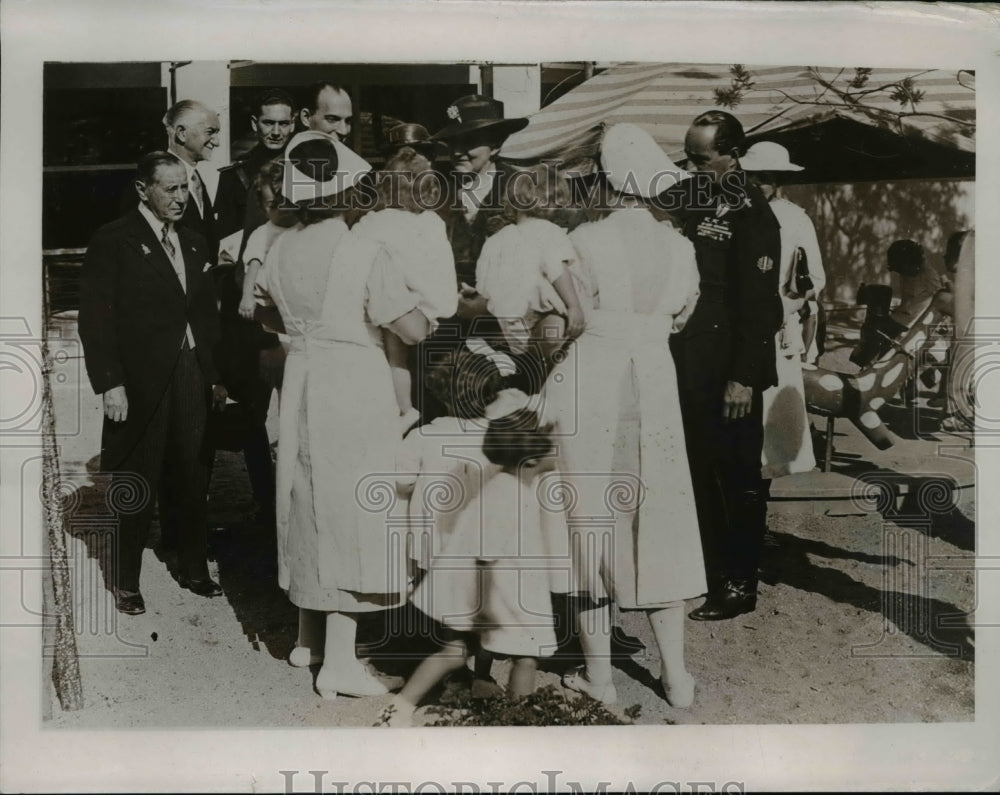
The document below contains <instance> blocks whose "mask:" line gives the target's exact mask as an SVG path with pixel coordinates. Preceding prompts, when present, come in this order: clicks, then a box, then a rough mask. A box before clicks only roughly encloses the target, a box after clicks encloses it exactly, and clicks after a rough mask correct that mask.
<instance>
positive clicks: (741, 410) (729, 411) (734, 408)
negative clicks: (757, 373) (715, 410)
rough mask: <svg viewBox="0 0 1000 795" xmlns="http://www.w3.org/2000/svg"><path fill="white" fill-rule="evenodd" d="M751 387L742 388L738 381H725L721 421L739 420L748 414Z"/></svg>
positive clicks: (751, 392)
mask: <svg viewBox="0 0 1000 795" xmlns="http://www.w3.org/2000/svg"><path fill="white" fill-rule="evenodd" d="M752 397H753V387H749V386H743V384H741V383H739V382H738V381H727V382H726V392H725V394H724V395H723V397H722V419H724V420H739V419H742V418H743V417H745V416H746V415H747V414H749V413H750V399H751V398H752Z"/></svg>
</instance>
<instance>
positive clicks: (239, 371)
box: [79, 84, 824, 725]
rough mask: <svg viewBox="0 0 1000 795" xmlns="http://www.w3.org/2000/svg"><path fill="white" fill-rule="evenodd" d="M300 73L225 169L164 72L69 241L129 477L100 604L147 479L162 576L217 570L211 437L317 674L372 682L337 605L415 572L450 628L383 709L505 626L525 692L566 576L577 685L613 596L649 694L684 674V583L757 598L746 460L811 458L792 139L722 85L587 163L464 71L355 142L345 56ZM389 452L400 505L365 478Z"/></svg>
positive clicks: (596, 653)
mask: <svg viewBox="0 0 1000 795" xmlns="http://www.w3.org/2000/svg"><path fill="white" fill-rule="evenodd" d="M302 104H303V106H302V107H297V105H296V102H295V100H294V99H293V98H292V97H291V96H290V95H288V94H287V93H285V92H283V91H280V90H273V91H267V92H265V93H264V94H263V95H262V96H261V98H260V101H259V103H258V104H257V106H256V107H255V108H254V113H253V116H252V119H251V125H252V130H253V132H254V133H255V135H256V137H257V144H256V146H255V147H254V148H253V149H252V150H250V151H249V152H248V153H247V154H245V155H244V156H242V157H241V158H240V159H238V160H237V161H236V162H235V163H233V164H232V165H230V166H227V167H225V168H222V169H221V174H220V179H219V187H218V191H217V194H216V196H215V200H214V202H213V201H212V200H211V198H210V197H209V195H208V191H206V190H205V188H204V182H203V180H202V178H201V176H200V175H199V171H198V166H199V163H201V162H202V161H206V160H208V159H209V158H210V157H211V153H212V150H213V149H214V148H215V147H216V146H217V145H218V134H219V126H220V125H219V120H218V116H217V114H216V113H215V111H213V110H212V109H210V108H208V107H206V106H204V105H203V104H201V103H198V102H195V101H191V100H183V101H181V102H178V103H177V104H175V105H174V106H173V107H172V108H170V110H169V111H168V112H167V114H166V116H165V118H164V125H165V129H166V133H167V138H168V146H167V148H166V149H165V150H164V151H157V152H151V153H149V154H148V155H146V156H145V157H144V158H143V159H142V161H141V162H140V163H139V169H138V175H137V179H136V185H135V193H134V196H132V197H130V204H131V206H130V207H129V209H128V210H127V212H125V214H124V215H123V216H122V217H121V218H120V219H119V220H117V221H115V222H113V223H111V224H108V225H107V226H104V227H102V228H101V229H100V230H99V231H98V232H97V233H96V234H95V236H94V238H93V240H92V241H91V244H90V247H89V248H88V251H87V255H86V262H85V266H84V272H83V281H82V288H81V307H80V315H79V325H80V335H81V339H82V341H83V346H84V351H85V357H86V365H87V372H88V375H89V377H90V380H91V383H92V385H93V388H94V390H95V392H97V393H99V394H101V395H103V403H104V413H105V419H104V429H103V436H102V449H101V464H102V468H103V469H104V471H107V472H110V473H112V475H113V478H114V479H115V480H118V481H121V482H127V483H129V484H132V486H133V488H135V489H136V490H137V492H138V497H137V498H136V499H135V500H133V501H132V502H131V503H130V506H129V507H128V508H127V509H125V508H123V509H122V510H121V514H120V527H119V529H118V533H117V539H118V541H117V558H116V563H115V566H114V571H113V572H112V577H111V579H112V587H113V590H114V594H115V599H116V605H117V608H118V610H119V611H120V612H122V613H124V614H129V615H135V614H139V613H142V612H143V611H144V610H145V603H144V599H143V596H142V594H141V591H140V587H139V585H140V583H139V579H140V564H141V559H142V551H143V548H144V547H145V544H146V540H147V536H148V533H149V528H150V524H151V520H152V517H153V510H154V505H155V504H157V503H158V506H159V509H158V511H159V514H158V515H159V523H160V528H161V534H162V537H163V542H164V543H165V544H168V545H169V544H173V545H175V546H176V548H177V560H178V571H177V576H178V582H179V583H180V584H181V586H182V587H185V588H188V589H190V590H191V591H193V592H194V593H197V594H200V595H202V596H206V597H212V596H219V595H221V594H222V588H221V587H220V586H219V584H218V583H216V582H215V581H214V580H213V579H212V578H211V577H210V575H209V570H208V567H207V562H206V527H205V522H206V515H205V514H206V509H205V502H206V495H207V492H208V487H209V479H210V475H211V462H212V458H213V454H214V450H215V449H216V448H218V447H223V446H225V447H228V449H231V450H240V451H242V452H243V454H244V456H245V460H246V464H247V471H248V473H249V479H250V483H251V487H252V490H253V495H254V499H255V501H256V503H257V506H258V511H259V517H258V518H259V519H260V521H262V522H263V523H264V524H265V526H267V527H269V528H271V532H272V533H273V538H274V543H275V549H276V557H277V571H278V581H279V584H280V586H281V587H282V588H283V589H285V590H286V591H287V593H288V597H289V599H290V601H291V602H292V603H293V604H294V605H295V606H296V607H298V608H299V630H298V639H297V643H296V647H295V649H294V650H293V651H292V653H291V657H290V662H291V663H292V664H293V665H295V666H301V667H305V666H309V665H321V668H320V670H319V674H318V676H317V679H316V687H317V690H318V691H319V693H320V695H322V696H323V697H325V698H333V697H336V696H337V695H338V694H342V695H351V696H370V695H380V694H385V693H386V692H387V689H386V686H385V684H384V683H383V682H382V681H380V680H379V678H378V677H377V676H376V675H374V674H373V672H372V670H371V668H370V667H368V666H366V665H365V664H363V662H362V661H361V660H359V659H358V658H357V656H356V653H355V646H356V643H355V642H356V632H357V622H358V619H359V617H360V616H361V615H362V614H365V613H371V612H374V611H384V610H389V609H393V608H397V607H399V606H400V605H403V604H405V603H406V602H407V601H409V602H410V603H411V604H412V605H413V606H414V607H415V608H416V609H418V610H419V611H421V612H422V613H423V614H425V615H426V616H427V617H429V618H430V619H433V620H434V622H435V623H434V627H435V628H434V631H433V635H434V639H435V641H436V643H437V646H436V651H435V652H433V653H432V654H430V655H429V656H428V657H427V658H426V659H425V660H424V661H423V662H421V663H420V664H419V665H418V666H417V667H416V669H415V670H414V671H413V673H412V675H411V676H410V677H409V679H408V680H407V682H406V684H405V686H404V687H403V689H402V690H401V691H400V692H399V693H397V694H396V695H395V696H394V698H393V701H392V704H391V706H390V707H389V708H388V709H387V711H386V713H385V715H384V716H383V722H384V723H386V724H389V725H407V724H408V723H409V722H410V720H411V719H412V717H411V716H412V714H413V711H414V710H415V708H416V707H417V705H418V704H419V703H420V702H421V700H422V699H423V698H424V697H425V696H426V694H427V693H428V692H429V691H430V690H431V688H432V687H433V686H434V685H435V684H436V683H437V682H439V681H440V680H441V679H442V678H443V677H445V676H446V675H447V674H449V673H450V672H452V671H454V670H457V669H459V668H461V667H462V666H464V665H466V664H467V661H468V660H469V659H470V658H474V659H475V668H476V672H477V675H478V676H480V677H482V678H485V677H488V675H489V670H490V664H491V662H492V658H493V656H494V655H504V656H507V657H510V658H511V659H512V661H513V662H512V665H511V674H510V681H509V683H508V689H509V692H510V693H511V694H512V695H515V696H516V695H524V694H527V693H530V692H531V691H532V690H533V688H534V682H535V671H536V666H537V661H538V659H539V658H541V657H545V656H547V655H550V654H552V652H553V651H554V650H555V649H556V647H557V638H556V636H555V621H554V617H553V607H552V595H553V594H559V593H561V594H567V595H569V596H571V597H572V598H573V604H574V605H575V606H576V608H575V613H576V622H575V624H574V631H575V633H576V634H577V636H578V637H579V641H580V644H581V646H582V649H583V652H584V660H585V664H584V665H583V666H581V667H579V668H575V669H573V670H569V671H567V672H566V673H565V675H564V676H563V683H564V685H565V686H566V687H567V688H570V689H572V690H576V691H580V692H583V693H586V694H588V695H590V696H592V697H594V698H596V699H598V700H600V701H603V702H605V703H613V702H614V701H615V700H616V698H617V695H616V692H615V686H614V684H613V682H612V678H611V643H612V637H613V634H612V629H613V627H612V619H611V612H610V605H611V602H612V601H613V602H615V603H617V605H618V607H619V608H620V609H624V610H642V611H645V612H646V614H647V615H648V617H649V621H650V626H651V629H652V632H653V635H654V637H655V640H656V644H657V647H658V650H659V653H660V658H661V664H662V668H661V681H662V683H663V688H664V694H665V697H666V699H667V701H668V702H669V703H670V704H672V705H674V706H676V707H687V706H689V705H690V704H691V703H692V700H693V698H694V692H695V682H694V679H693V677H692V676H691V675H690V673H689V672H688V670H687V666H686V664H685V658H684V623H685V614H684V600H686V599H691V598H694V597H699V596H703V595H704V596H705V597H706V598H705V601H704V603H703V604H702V605H701V606H699V607H697V608H696V609H694V610H693V611H692V612H690V614H689V617H690V619H692V620H701V621H703V620H709V621H712V620H725V619H730V618H733V617H735V616H738V615H740V614H743V613H746V612H750V611H753V610H754V609H755V606H756V599H757V581H758V567H759V565H760V559H761V550H762V544H763V540H764V534H765V530H766V520H767V516H766V514H767V497H768V488H769V483H770V481H769V480H768V479H766V478H770V477H778V476H781V475H784V474H789V473H790V472H799V471H805V470H808V469H811V468H812V467H813V466H814V464H815V460H814V458H813V456H812V448H811V442H810V439H809V430H808V420H807V417H806V412H805V405H804V398H803V397H802V392H803V390H802V372H801V370H802V366H807V367H808V366H811V365H812V363H813V362H814V361H815V350H814V347H815V346H814V344H812V342H811V339H810V337H809V333H808V331H807V332H806V334H805V336H804V335H803V330H804V326H808V322H806V323H804V322H803V320H806V321H808V318H809V317H810V311H809V307H810V306H813V307H815V301H816V296H817V293H818V292H819V291H820V290H821V289H822V287H823V283H824V276H823V270H822V264H821V260H820V255H819V248H818V245H817V244H816V236H815V232H814V230H813V229H812V225H811V223H809V220H808V218H807V217H806V216H805V214H804V213H803V212H802V211H801V210H799V209H798V208H797V207H795V206H794V205H792V204H791V203H790V202H788V201H786V200H784V199H782V198H780V193H779V191H778V190H777V188H776V186H777V185H779V184H780V182H781V179H782V172H788V171H792V170H795V169H796V168H798V167H797V166H795V165H794V164H792V163H791V162H790V161H789V158H788V153H787V151H785V150H784V149H782V148H781V147H780V146H777V145H776V144H758V145H756V146H755V147H753V148H751V150H750V151H749V152H747V151H746V145H745V141H744V132H743V128H742V126H741V124H740V122H739V121H738V119H737V118H736V117H734V116H733V115H731V114H729V113H726V112H722V111H708V112H706V113H703V114H701V115H700V116H698V117H697V118H695V119H693V120H692V123H691V126H690V128H689V130H688V133H687V136H686V139H685V153H686V169H682V168H680V167H679V166H678V165H676V164H675V163H673V162H672V161H671V160H670V159H669V158H668V157H667V155H666V154H665V153H664V151H663V150H662V149H661V148H660V147H659V145H657V144H656V143H655V141H654V140H653V139H652V138H651V137H650V136H649V135H648V134H647V133H646V132H644V131H643V130H642V129H641V128H639V127H637V126H634V125H629V124H619V125H614V126H611V127H609V128H608V129H607V130H606V131H605V134H604V137H603V142H602V146H601V152H600V158H599V166H600V173H599V174H598V175H596V177H594V178H591V179H588V180H580V179H578V178H573V179H570V178H567V177H566V176H564V175H562V174H560V173H559V172H558V170H556V169H553V168H551V166H550V165H543V166H538V167H532V168H514V167H513V166H512V164H506V163H504V162H502V160H501V159H499V158H498V152H499V150H500V148H501V146H502V144H503V142H504V140H505V139H506V137H508V136H509V135H510V134H512V133H514V132H516V131H517V130H520V129H522V128H523V127H524V126H525V125H526V124H527V120H526V119H514V118H506V117H505V116H504V109H503V104H502V103H501V102H499V101H496V100H494V99H491V98H488V97H484V96H479V95H472V96H467V97H462V98H459V99H456V100H455V102H454V103H453V104H452V105H451V106H450V107H448V108H447V117H448V119H449V122H448V124H447V125H446V126H445V127H443V128H442V129H440V130H438V131H437V132H436V133H435V134H434V135H430V134H429V133H428V131H427V130H426V129H425V128H423V127H422V126H420V125H417V124H402V125H400V126H399V127H397V128H395V129H393V130H390V131H389V133H388V135H387V136H386V146H387V150H386V152H385V163H384V166H383V167H382V168H380V169H378V170H374V169H373V168H372V167H371V165H370V164H369V163H367V162H366V161H365V160H364V159H363V158H362V157H361V156H359V155H358V154H357V153H355V152H354V151H352V150H351V148H350V147H349V146H348V144H347V143H346V142H345V138H347V137H348V135H349V132H350V129H351V125H352V123H353V110H352V105H351V98H350V96H349V95H348V93H347V92H346V91H345V90H344V89H343V88H341V87H339V86H336V85H333V84H322V85H319V86H316V87H315V88H314V89H313V90H312V92H311V94H310V95H309V96H308V98H306V100H305V102H303V103H302ZM297 128H299V129H298V131H296V129H297ZM445 153H447V155H448V157H449V158H450V171H451V173H450V174H444V173H441V170H439V168H438V160H443V158H444V154H445ZM751 169H752V171H751ZM748 174H749V175H750V176H751V178H748ZM136 199H137V200H138V205H137V206H136ZM812 315H813V316H815V309H813V310H812ZM275 390H278V403H279V406H280V410H279V423H278V425H279V427H278V434H277V436H278V439H277V461H276V465H275V464H274V463H273V459H272V457H271V451H270V448H269V443H268V434H267V430H266V428H265V420H266V417H267V412H268V407H269V405H270V404H271V402H272V397H273V393H274V391H275ZM775 417H777V419H775ZM392 472H395V473H396V474H395V475H394V476H393V477H392V478H391V481H392V484H391V485H392V489H393V491H394V495H395V497H394V499H395V500H397V501H399V502H400V504H403V505H406V506H407V508H406V513H407V516H408V518H409V522H408V523H407V524H406V530H405V532H403V533H402V534H401V535H400V533H399V531H398V528H399V525H398V523H387V521H386V513H385V510H383V509H378V510H376V509H375V508H376V507H377V506H373V505H372V504H371V503H372V501H373V499H374V498H372V497H371V495H370V494H369V491H370V487H371V486H372V483H373V480H372V479H373V478H375V479H377V478H382V479H385V478H386V477H387V475H386V473H392ZM765 476H766V477H765ZM442 492H447V494H448V497H447V499H443V498H442V497H441V494H442Z"/></svg>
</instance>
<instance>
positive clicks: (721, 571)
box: [664, 111, 782, 621]
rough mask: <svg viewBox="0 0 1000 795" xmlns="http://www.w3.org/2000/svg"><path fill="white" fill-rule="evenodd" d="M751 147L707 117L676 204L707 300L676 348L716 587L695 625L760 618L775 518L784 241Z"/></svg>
mask: <svg viewBox="0 0 1000 795" xmlns="http://www.w3.org/2000/svg"><path fill="white" fill-rule="evenodd" d="M743 147H744V134H743V127H742V125H741V124H740V122H739V121H738V120H737V119H736V118H735V117H734V116H732V115H731V114H729V113H725V112H723V111H709V112H707V113H703V114H701V115H700V116H698V117H697V118H696V119H695V120H694V122H693V123H692V124H691V127H690V128H689V130H688V132H687V136H686V138H685V142H684V148H685V152H686V154H687V161H688V167H689V169H690V170H692V171H694V172H696V173H695V175H694V176H695V179H693V180H686V181H685V182H687V183H689V184H688V185H685V183H680V185H679V186H677V188H676V189H673V197H672V198H673V199H674V202H673V204H674V207H675V209H677V201H676V199H677V197H678V196H681V195H682V194H681V193H678V189H680V190H686V193H685V194H683V199H682V202H681V204H682V205H683V206H681V207H680V208H679V211H680V212H679V214H680V217H681V218H682V220H683V222H684V233H685V234H686V235H687V237H688V238H689V239H690V240H691V241H692V242H693V243H694V246H695V253H696V256H697V261H698V272H699V276H700V285H699V286H700V291H701V294H700V296H699V298H698V303H697V305H696V307H695V310H694V312H693V313H692V315H691V317H690V319H689V320H688V322H687V324H686V325H685V327H684V329H683V330H682V331H681V332H680V333H679V334H677V335H675V337H674V338H673V340H672V348H673V353H674V357H675V361H676V363H677V374H678V381H679V384H680V392H681V408H682V412H683V417H684V432H685V436H686V439H687V448H688V458H689V460H690V464H691V474H692V479H693V482H694V490H695V502H696V504H697V508H698V521H699V525H700V527H701V532H702V541H703V544H704V548H705V559H706V565H707V567H708V575H709V583H710V584H709V593H708V598H707V600H706V601H705V603H704V604H703V605H702V606H701V607H699V608H697V609H696V610H694V611H692V612H691V614H690V617H691V618H693V619H695V620H699V621H705V620H709V621H711V620H719V619H725V618H732V617H734V616H737V615H740V614H741V613H748V612H751V611H753V610H754V609H755V608H756V603H757V565H758V560H759V557H760V550H761V543H762V541H763V536H764V529H765V522H766V517H767V493H766V486H765V482H764V481H763V480H762V479H761V449H762V446H763V425H762V403H761V395H762V393H763V391H764V390H765V389H766V388H767V387H769V386H772V385H774V384H776V383H777V374H776V372H775V351H774V339H775V333H776V332H777V331H778V329H779V328H780V326H781V321H782V305H781V299H780V297H779V295H778V261H779V259H778V258H779V255H780V249H781V242H780V236H779V227H778V222H777V220H776V219H775V217H774V213H773V212H772V211H771V209H770V207H769V206H768V203H767V200H766V199H765V198H764V196H763V195H762V194H761V193H760V191H759V190H758V189H757V188H755V187H753V186H752V185H750V184H749V183H748V181H747V180H746V175H745V174H744V172H743V171H742V170H741V169H740V164H739V156H740V154H741V153H742V152H743ZM664 519H665V520H666V517H664Z"/></svg>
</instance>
